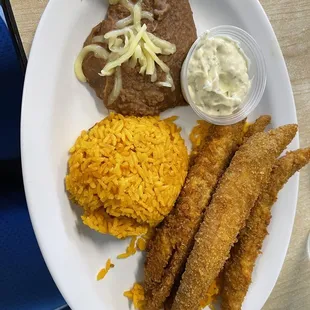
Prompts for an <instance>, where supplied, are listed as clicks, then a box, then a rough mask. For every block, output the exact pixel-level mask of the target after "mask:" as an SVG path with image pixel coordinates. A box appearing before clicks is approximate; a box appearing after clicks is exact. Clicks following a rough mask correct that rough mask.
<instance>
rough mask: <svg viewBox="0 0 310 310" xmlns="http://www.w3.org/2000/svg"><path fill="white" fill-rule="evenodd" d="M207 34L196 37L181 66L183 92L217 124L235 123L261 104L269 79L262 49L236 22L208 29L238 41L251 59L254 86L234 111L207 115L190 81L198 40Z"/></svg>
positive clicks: (200, 115) (196, 108) (190, 101)
mask: <svg viewBox="0 0 310 310" xmlns="http://www.w3.org/2000/svg"><path fill="white" fill-rule="evenodd" d="M204 35H205V33H204V34H203V35H201V36H200V37H199V38H198V39H197V40H196V41H195V43H194V44H193V46H192V47H191V49H190V50H189V52H188V54H187V57H186V59H185V61H184V63H183V66H182V70H181V86H182V92H183V96H184V98H185V100H186V101H187V102H188V103H189V104H190V105H191V107H192V108H193V110H194V111H195V112H196V114H197V115H198V116H199V117H200V118H202V119H204V120H206V121H208V122H210V123H212V124H215V125H231V124H235V123H237V122H239V121H241V120H243V119H244V118H246V117H247V116H248V115H249V114H250V113H251V112H252V111H253V110H254V109H255V108H256V107H257V106H258V104H259V103H260V101H261V99H262V96H263V94H264V91H265V88H266V82H267V72H266V63H265V59H264V56H263V53H262V51H261V49H260V47H259V46H258V44H257V42H256V41H255V40H254V38H253V37H252V36H251V35H250V34H248V33H247V32H246V31H244V30H243V29H240V28H238V27H234V26H218V27H215V28H212V29H211V30H210V31H209V33H208V36H209V37H228V38H230V39H232V40H234V41H236V42H238V44H239V46H240V47H241V49H242V50H243V51H244V53H245V55H246V57H247V58H248V60H249V69H248V74H249V77H250V80H251V87H250V89H249V92H248V94H247V96H246V98H245V99H244V101H243V102H242V104H241V105H240V106H239V107H238V109H236V110H235V111H234V112H233V114H231V115H223V116H217V115H208V114H206V113H205V112H203V111H202V110H200V109H199V108H198V107H197V106H196V105H195V103H194V101H193V99H192V98H191V96H190V93H189V90H188V81H187V73H188V64H189V61H190V59H191V57H192V55H193V53H194V52H195V50H196V47H197V45H198V43H199V41H200V40H201V38H202V37H203V36H204Z"/></svg>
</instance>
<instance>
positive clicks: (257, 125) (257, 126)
mask: <svg viewBox="0 0 310 310" xmlns="http://www.w3.org/2000/svg"><path fill="white" fill-rule="evenodd" d="M270 122H271V116H269V115H262V116H260V117H259V118H258V119H257V120H256V121H255V122H254V123H253V124H251V125H250V126H249V128H248V130H247V132H246V133H245V136H244V139H243V142H245V141H246V140H247V139H249V138H250V137H251V136H253V135H254V134H256V133H259V132H263V131H264V130H265V128H266V127H267V126H268V125H269V124H270ZM203 143H205V142H203ZM203 143H202V145H204V144H203ZM198 152H199V151H198ZM198 152H197V153H196V154H198ZM190 248H192V246H191V247H190ZM184 267H185V266H182V269H181V270H180V272H179V275H178V276H177V278H176V279H175V281H174V284H173V288H172V289H171V292H170V295H169V297H168V298H167V299H166V301H165V304H164V306H165V310H170V309H171V308H172V304H173V301H174V298H175V296H176V293H177V291H178V288H179V285H180V281H181V275H182V273H183V271H184Z"/></svg>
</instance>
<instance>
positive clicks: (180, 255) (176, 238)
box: [144, 121, 245, 310]
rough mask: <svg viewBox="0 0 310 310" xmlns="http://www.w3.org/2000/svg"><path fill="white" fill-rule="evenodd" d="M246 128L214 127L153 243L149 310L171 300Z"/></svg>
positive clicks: (147, 265) (148, 277) (146, 284)
mask: <svg viewBox="0 0 310 310" xmlns="http://www.w3.org/2000/svg"><path fill="white" fill-rule="evenodd" d="M244 124H245V122H244V121H243V122H240V123H238V124H235V125H232V126H212V129H211V130H212V133H210V137H209V141H208V142H207V143H205V144H204V146H203V147H202V149H201V150H200V152H199V154H198V155H197V157H196V159H195V162H194V164H193V166H192V167H191V168H190V171H189V173H188V175H187V178H186V181H185V185H184V186H183V189H182V191H181V194H180V196H179V198H178V201H177V203H176V206H175V208H174V209H173V211H172V213H170V214H169V215H168V216H167V217H166V219H165V220H164V222H163V223H162V224H161V226H160V227H159V228H158V229H157V231H156V234H155V237H154V239H153V240H152V241H150V243H149V246H148V253H147V258H146V262H145V270H144V271H145V272H144V277H145V280H144V288H145V291H146V307H145V310H152V309H154V310H158V309H160V308H161V307H162V306H163V303H164V301H165V300H166V298H167V297H168V296H169V294H170V291H171V288H172V286H173V284H174V282H175V279H176V277H177V276H178V274H179V272H180V271H181V270H182V268H183V267H184V263H185V261H186V258H187V256H188V252H189V251H190V250H191V246H192V241H193V238H194V236H195V234H196V232H197V230H198V228H199V224H200V223H201V220H202V216H203V212H204V210H205V208H206V206H207V205H208V203H209V201H210V199H211V195H212V193H213V191H214V189H215V187H216V184H217V182H218V180H219V178H220V176H221V175H222V174H223V172H224V171H225V169H226V167H227V166H228V165H229V162H230V160H231V158H232V156H233V154H234V153H235V151H236V150H237V149H238V147H239V145H240V144H241V143H242V140H243V137H244V131H243V128H244Z"/></svg>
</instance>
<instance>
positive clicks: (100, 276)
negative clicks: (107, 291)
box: [97, 258, 114, 281]
mask: <svg viewBox="0 0 310 310" xmlns="http://www.w3.org/2000/svg"><path fill="white" fill-rule="evenodd" d="M111 268H114V264H112V262H111V259H110V258H109V259H108V260H107V262H106V264H105V268H102V269H101V270H100V271H99V272H98V274H97V281H100V280H102V279H103V278H104V277H105V276H106V275H107V273H108V272H109V270H110V269H111Z"/></svg>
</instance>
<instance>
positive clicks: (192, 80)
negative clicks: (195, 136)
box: [188, 34, 251, 116]
mask: <svg viewBox="0 0 310 310" xmlns="http://www.w3.org/2000/svg"><path fill="white" fill-rule="evenodd" d="M250 87H251V81H250V78H249V75H248V60H247V57H246V56H245V54H244V52H243V50H242V49H241V47H240V46H239V44H238V43H237V42H236V41H234V40H232V39H230V38H228V37H211V38H210V37H209V36H208V34H206V35H205V36H204V37H202V38H201V40H200V42H199V45H198V46H197V48H196V50H195V51H194V53H193V55H192V57H191V59H190V61H189V65H188V89H189V94H190V96H191V98H192V100H193V101H194V103H195V105H196V106H197V107H198V108H199V109H200V110H202V111H203V112H205V113H206V114H208V115H216V116H218V115H231V114H233V112H234V111H235V110H236V109H237V108H238V107H239V106H240V105H241V103H242V102H243V100H244V99H245V97H246V95H247V93H248V91H249V89H250Z"/></svg>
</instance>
